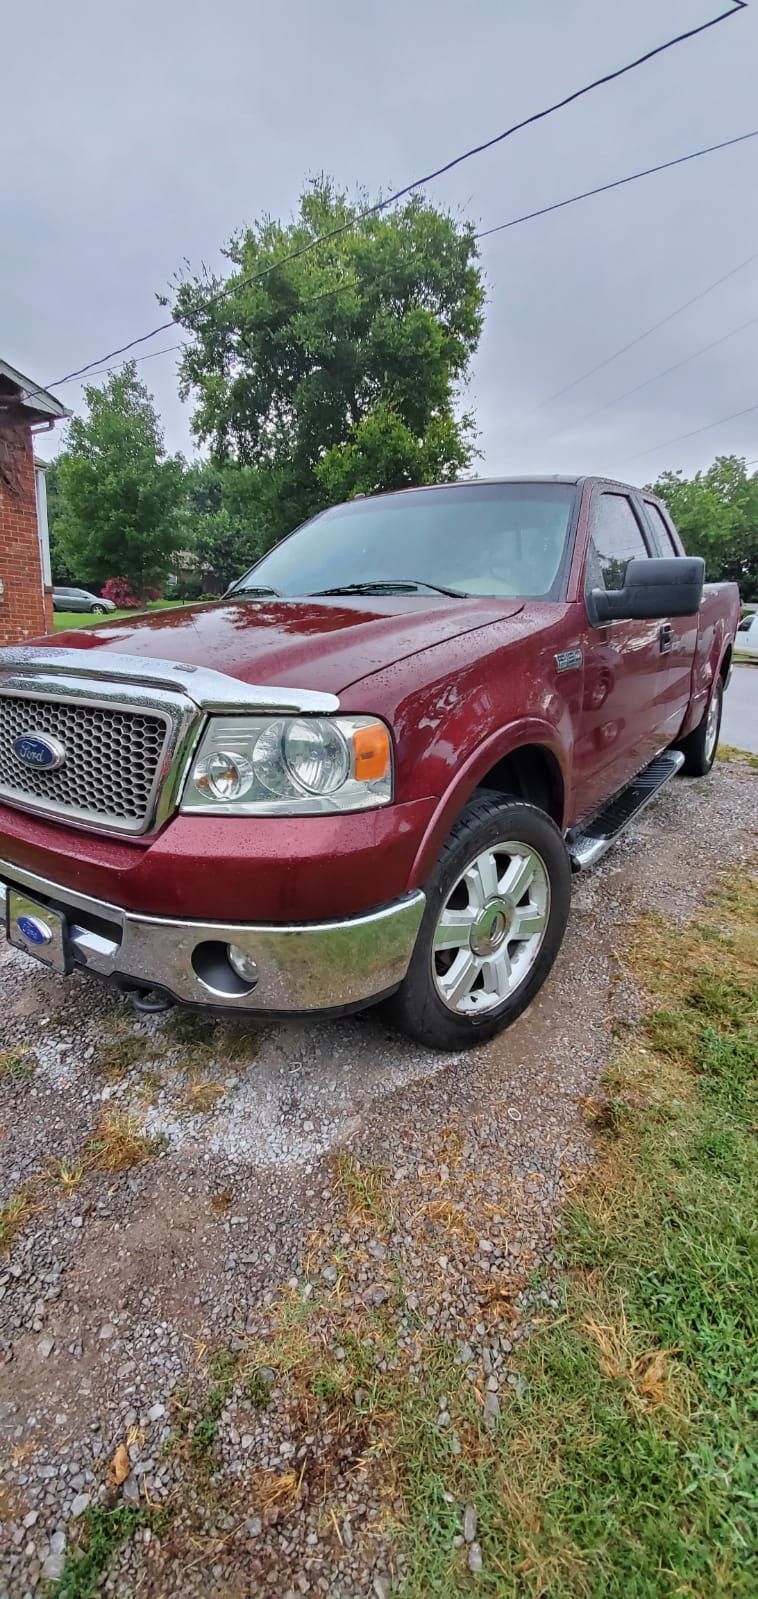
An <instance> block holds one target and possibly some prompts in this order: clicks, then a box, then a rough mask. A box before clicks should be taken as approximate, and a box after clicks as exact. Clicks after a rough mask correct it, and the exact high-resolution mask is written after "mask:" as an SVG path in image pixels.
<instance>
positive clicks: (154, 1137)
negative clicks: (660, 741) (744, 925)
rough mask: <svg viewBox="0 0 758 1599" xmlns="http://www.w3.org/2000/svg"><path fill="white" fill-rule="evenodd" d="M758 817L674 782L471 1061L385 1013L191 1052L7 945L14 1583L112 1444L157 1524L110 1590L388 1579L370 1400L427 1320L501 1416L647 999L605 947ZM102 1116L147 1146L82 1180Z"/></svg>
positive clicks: (2, 1400) (230, 1038)
mask: <svg viewBox="0 0 758 1599" xmlns="http://www.w3.org/2000/svg"><path fill="white" fill-rule="evenodd" d="M757 827H758V784H756V782H755V777H754V774H753V773H751V772H750V771H749V770H748V769H747V768H746V767H744V766H742V765H739V764H737V763H734V764H729V765H728V766H725V767H721V768H719V769H718V770H717V771H716V772H715V773H714V775H713V776H712V778H710V779H708V780H706V781H705V782H694V783H692V782H690V783H685V782H684V781H677V783H675V784H674V785H672V786H671V788H669V789H668V790H667V791H666V792H665V793H664V795H662V796H661V798H660V800H659V801H658V802H657V803H656V804H655V805H654V806H653V807H651V808H650V810H649V811H648V812H647V813H646V814H645V816H644V817H643V818H642V819H641V821H640V823H638V825H637V826H636V827H635V828H634V829H633V831H632V832H631V833H630V834H629V835H628V837H627V838H626V839H625V840H624V841H623V843H622V844H620V845H619V846H618V847H617V848H616V850H615V851H613V852H612V853H611V854H610V855H609V856H608V857H607V859H606V860H605V862H603V863H602V865H601V866H600V867H599V868H598V869H597V870H596V871H595V872H594V873H593V874H592V875H590V876H588V877H587V878H586V879H580V880H579V881H578V882H577V884H576V886H575V892H574V902H573V908H572V916H571V923H570V927H569V932H568V936H567V939H566V943H565V946H564V949H563V951H562V953H561V956H560V958H559V960H558V962H557V964H556V968H555V971H554V974H553V976H552V977H551V980H550V982H549V983H548V985H547V987H546V988H545V990H544V991H543V993H542V995H541V996H540V997H539V998H538V1000H537V1001H536V1002H535V1004H534V1005H533V1006H532V1007H531V1008H530V1010H529V1011H528V1012H527V1013H526V1014H525V1015H524V1016H523V1017H522V1018H521V1019H520V1020H519V1021H518V1022H517V1023H516V1024H515V1026H514V1027H513V1028H511V1029H510V1030H509V1032H508V1033H506V1034H505V1035H504V1036H503V1037H502V1038H501V1039H499V1040H496V1041H494V1042H492V1043H491V1044H489V1045H486V1046H484V1047H483V1048H482V1049H481V1050H479V1051H477V1052H476V1053H474V1054H466V1055H460V1056H454V1057H450V1056H436V1055H434V1054H431V1053H427V1052H424V1051H422V1050H420V1049H418V1048H417V1047H416V1046H413V1045H410V1044H409V1043H407V1042H406V1041H404V1040H402V1039H399V1038H398V1037H397V1036H396V1035H395V1034H393V1033H391V1032H390V1031H389V1029H388V1028H387V1027H386V1025H385V1024H384V1022H383V1019H382V1017H381V1014H376V1013H366V1014H364V1015H361V1016H359V1017H356V1018H352V1019H349V1020H346V1021H343V1022H336V1023H335V1022H330V1023H326V1022H322V1023H317V1024H315V1025H313V1024H311V1023H300V1022H291V1023H283V1024H277V1025H275V1026H273V1025H270V1024H265V1025H261V1024H252V1025H251V1027H250V1029H249V1031H248V1032H247V1033H246V1032H245V1030H240V1029H239V1027H232V1025H231V1024H229V1026H228V1027H227V1026H226V1025H224V1024H222V1025H221V1026H220V1027H219V1028H217V1029H213V1030H211V1032H210V1033H209V1034H207V1033H206V1034H201V1036H199V1037H193V1036H192V1031H191V1029H189V1030H187V1031H185V1032H184V1033H183V1032H182V1029H181V1028H180V1029H179V1030H178V1031H177V1028H176V1024H175V1021H174V1020H173V1019H172V1017H168V1018H150V1019H137V1018H136V1017H134V1016H133V1015H132V1014H131V1013H129V1012H125V1010H124V1008H123V1006H122V1005H121V1004H120V1002H119V1001H118V1000H117V999H116V998H114V997H113V996H112V995H111V994H110V993H109V992H108V991H107V990H104V989H102V988H100V987H98V986H96V985H95V984H93V983H92V982H87V981H86V980H84V979H81V978H78V979H75V980H72V981H71V982H69V983H64V982H62V981H59V980H58V979H56V978H54V977H51V976H50V975H48V974H46V973H44V972H41V971H40V970H39V969H38V968H36V967H35V966H33V965H32V963H31V962H29V961H28V960H27V959H26V958H25V957H23V956H20V955H17V954H16V953H15V952H13V951H10V950H9V949H8V948H7V947H6V946H5V945H0V983H1V984H2V993H3V1009H2V1019H1V1020H0V1051H2V1050H8V1051H10V1050H13V1051H18V1050H23V1051H28V1052H29V1058H30V1059H31V1061H32V1071H31V1074H30V1075H25V1074H20V1075H19V1076H17V1077H16V1078H14V1077H13V1076H11V1075H6V1076H3V1077H2V1079H0V1123H1V1124H2V1138H1V1139H0V1160H1V1161H2V1177H3V1190H2V1195H1V1196H0V1198H1V1199H2V1202H7V1201H8V1200H10V1199H11V1197H12V1196H14V1195H18V1194H20V1193H23V1194H28V1195H30V1196H31V1203H32V1208H31V1211H30V1214H29V1216H28V1219H27V1220H26V1221H25V1223H24V1225H23V1226H22V1227H21V1228H20V1229H19V1231H18V1232H17V1233H16V1236H15V1238H14V1240H13V1243H12V1247H11V1250H10V1254H9V1258H8V1259H7V1260H5V1261H1V1260H0V1338H2V1354H3V1356H4V1358H5V1364H4V1366H3V1368H2V1372H1V1373H0V1449H1V1450H2V1457H3V1462H4V1465H5V1467H6V1480H7V1483H8V1493H9V1499H8V1506H7V1508H8V1509H9V1514H8V1518H7V1519H6V1520H5V1522H4V1525H3V1528H2V1537H3V1539H4V1546H3V1552H2V1555H1V1556H0V1559H1V1560H2V1570H3V1585H4V1591H7V1592H8V1593H9V1594H22V1593H25V1592H27V1591H28V1590H32V1591H34V1590H35V1588H36V1587H38V1586H39V1584H40V1583H41V1582H42V1581H43V1580H44V1579H47V1578H48V1577H53V1576H55V1575H56V1573H60V1571H61V1570H62V1569H63V1562H64V1560H65V1549H66V1547H70V1546H71V1545H72V1544H75V1542H76V1539H77V1526H78V1524H79V1517H80V1515H82V1514H84V1513H85V1511H86V1510H87V1508H88V1506H89V1505H90V1504H92V1505H101V1506H104V1507H105V1508H106V1509H107V1507H108V1505H109V1504H110V1498H109V1495H110V1496H112V1493H113V1489H112V1488H109V1487H108V1485H107V1482H106V1468H107V1465H108V1462H109V1461H110V1460H111V1459H112V1457H113V1455H114V1452H115V1451H116V1449H117V1448H118V1447H119V1446H120V1445H121V1444H122V1443H124V1444H125V1446H126V1447H127V1449H128V1454H129V1465H130V1472H129V1476H128V1477H127V1478H126V1479H125V1480H124V1482H123V1485H119V1488H118V1494H119V1496H120V1498H121V1497H123V1496H126V1502H127V1503H131V1504H132V1505H134V1506H135V1507H137V1509H139V1508H140V1507H142V1509H144V1508H145V1507H146V1506H147V1505H148V1503H149V1504H150V1505H158V1506H164V1507H168V1510H169V1512H170V1517H171V1518H173V1519H171V1520H170V1522H169V1523H167V1524H166V1527H165V1528H163V1527H162V1528H161V1530H156V1528H154V1527H152V1526H151V1524H150V1521H149V1519H147V1520H145V1521H144V1524H143V1523H141V1522H138V1523H136V1524H135V1526H134V1527H133V1528H132V1529H131V1532H130V1535H129V1537H128V1539H126V1541H125V1542H124V1543H123V1546H122V1548H121V1552H120V1553H119V1552H114V1555H113V1561H114V1564H113V1573H114V1576H113V1581H114V1583H116V1585H117V1586H118V1587H119V1591H120V1592H121V1593H130V1592H135V1591H137V1588H139V1591H140V1592H141V1593H151V1592H155V1593H159V1592H160V1593H179V1592H181V1593H182V1594H183V1595H190V1596H191V1595H194V1594H198V1595H200V1594H203V1595H207V1594H210V1593H218V1594H224V1595H228V1594H233V1593H236V1592H240V1593H245V1594H250V1593H258V1592H260V1593H264V1592H281V1593H282V1594H283V1595H284V1594H286V1593H288V1592H289V1591H290V1590H291V1591H292V1592H293V1593H296V1594H297V1593H325V1592H328V1593H329V1594H330V1596H332V1599H348V1596H350V1599H353V1596H358V1595H363V1594H367V1595H376V1594H379V1595H382V1594H388V1593H389V1592H390V1591H392V1585H394V1584H395V1583H396V1582H398V1581H401V1580H402V1572H403V1568H402V1561H401V1560H400V1559H399V1557H398V1553H397V1542H396V1540H395V1538H394V1537H393V1529H394V1527H395V1526H396V1525H397V1524H398V1523H401V1522H402V1517H403V1505H402V1502H401V1499H400V1498H398V1495H397V1491H396V1488H397V1485H396V1484H395V1483H394V1482H393V1477H392V1470H391V1462H392V1440H391V1438H388V1444H387V1451H386V1458H384V1459H383V1460H382V1461H381V1463H380V1465H379V1466H378V1465H376V1462H375V1460H374V1458H373V1457H372V1459H371V1460H367V1458H366V1454H365V1451H366V1447H367V1438H368V1437H369V1433H370V1429H368V1428H367V1422H366V1416H367V1407H368V1409H370V1407H371V1405H372V1404H373V1400H370V1395H371V1394H375V1395H377V1396H380V1395H381V1392H382V1386H383V1384H385V1383H386V1382H387V1381H388V1380H389V1378H388V1374H389V1375H390V1376H391V1374H392V1372H393V1371H396V1370H400V1369H402V1370H403V1371H407V1369H408V1367H409V1365H410V1367H411V1368H412V1365H413V1359H412V1355H413V1337H414V1326H415V1325H416V1323H417V1319H418V1318H419V1317H420V1318H422V1319H423V1323H424V1325H425V1327H426V1328H431V1329H432V1330H433V1331H434V1332H435V1333H438V1335H439V1338H440V1340H441V1341H442V1340H444V1341H445V1342H446V1344H448V1345H449V1346H450V1347H452V1348H454V1349H458V1350H459V1351H461V1354H460V1358H461V1361H462V1362H463V1364H464V1366H465V1368H466V1370H469V1369H470V1372H471V1378H470V1380H471V1382H472V1384H473V1385H474V1387H475V1389H476V1391H477V1392H481V1405H482V1413H483V1414H484V1413H485V1407H486V1410H487V1413H488V1414H489V1415H490V1416H492V1417H495V1416H496V1413H497V1408H498V1407H499V1406H501V1405H502V1404H503V1403H505V1402H507V1395H508V1393H509V1391H510V1390H509V1375H510V1357H511V1355H512V1352H513V1350H514V1348H515V1347H516V1346H517V1344H518V1342H519V1340H520V1339H522V1338H523V1337H524V1336H525V1334H526V1332H528V1329H529V1327H530V1326H531V1325H532V1324H533V1322H534V1320H535V1318H538V1317H539V1306H540V1296H541V1295H545V1296H546V1297H547V1298H548V1300H549V1297H550V1293H551V1289H550V1282H549V1268H550V1263H551V1258H552V1254H551V1250H552V1238H553V1232H554V1226H555V1219H556V1214H557V1211H558V1209H559V1207H560V1206H561V1204H562V1203H563V1201H564V1199H565V1197H566V1194H567V1193H568V1192H569V1191H570V1189H571V1186H572V1184H573V1183H574V1182H575V1181H576V1177H577V1174H578V1173H579V1172H580V1171H581V1170H582V1169H583V1167H584V1165H585V1163H586V1162H587V1160H588V1159H589V1158H591V1151H592V1132H591V1127H590V1126H589V1125H588V1118H587V1115H586V1112H585V1110H584V1109H583V1103H584V1101H586V1099H587V1098H588V1097H591V1096H592V1093H593V1090H594V1088H595V1087H596V1084H597V1080H598V1077H599V1074H600V1071H601V1070H602V1068H603V1067H604V1066H605V1064H606V1063H607V1060H608V1057H609V1054H610V1053H611V1051H612V1048H613V1042H614V1039H615V1038H617V1037H618V1036H619V1034H620V1033H622V1032H623V1029H624V1027H625V1026H628V1024H629V1022H630V1021H631V1020H633V1019H634V1018H635V1017H636V1015H637V1014H638V1011H639V1003H640V1001H639V996H638V994H637V992H636V989H635V987H634V984H633V982H632V980H631V979H630V978H629V977H628V976H624V975H623V974H622V971H621V967H620V965H619V963H618V961H617V959H616V948H617V946H618V944H619V942H620V940H621V939H622V938H624V937H625V936H626V934H627V930H628V928H629V926H630V925H632V924H633V923H635V922H636V921H637V919H638V918H639V917H640V916H641V915H643V914H644V913H645V912H646V911H651V910H652V911H656V912H658V913H659V914H661V915H663V916H665V917H667V918H669V919H673V920H681V919H683V918H684V917H686V916H687V915H689V914H690V913H691V912H692V910H693V909H694V908H695V905H696V904H697V902H698V899H699V897H700V896H701V894H702V892H703V890H704V888H705V887H706V886H707V883H708V881H709V880H710V878H711V877H712V876H713V873H714V872H715V871H716V870H721V871H723V870H727V871H731V872H734V873H740V872H741V871H742V870H743V869H744V867H745V863H746V861H747V859H748V857H749V854H750V851H751V848H753V847H754V842H755V837H756V829H757ZM643 953H644V952H643ZM125 1039H126V1040H127V1041H129V1040H131V1041H134V1040H136V1041H137V1047H136V1048H133V1047H131V1046H130V1045H129V1044H128V1043H127V1045H126V1046H125V1044H124V1040H125ZM105 1114H108V1115H110V1114H115V1115H118V1116H121V1117H128V1118H130V1119H131V1120H132V1121H133V1123H134V1125H135V1126H136V1127H137V1128H138V1130H139V1132H140V1133H141V1135H142V1136H144V1138H146V1139H148V1140H149V1142H150V1158H146V1159H144V1160H140V1161H139V1163H135V1164H133V1165H130V1166H127V1168H126V1169H125V1170H121V1171H117V1172H115V1173H110V1172H107V1171H103V1170H102V1169H100V1168H99V1167H97V1166H96V1165H95V1164H93V1162H92V1159H91V1150H92V1144H93V1140H96V1138H97V1135H98V1129H99V1128H100V1127H101V1126H102V1121H103V1116H104V1115H105ZM62 1168H63V1176H62V1175H61V1171H62ZM545 1272H547V1276H546V1277H544V1278H543V1276H541V1274H544V1273H545ZM314 1310H315V1314H314ZM306 1326H307V1328H308V1335H307V1338H306V1336H305V1333H302V1336H301V1342H300V1344H298V1327H300V1328H301V1329H302V1328H304V1327H306ZM283 1329H284V1332H286V1335H287V1340H288V1342H286V1347H285V1345H283V1344H282V1337H283ZM293 1329H294V1330H293ZM319 1329H320V1331H319ZM338 1333H339V1336H342V1337H344V1338H345V1339H346V1340H347V1342H346V1343H344V1344H339V1343H338V1342H336V1338H337V1335H338ZM319 1337H320V1338H321V1340H322V1341H321V1345H320V1346H319V1347H320V1354H319V1358H318V1360H317V1361H316V1363H315V1368H314V1358H315V1357H314V1345H313V1339H314V1338H315V1339H316V1341H317V1342H318V1338H319ZM351 1340H354V1341H355V1342H354V1343H351ZM362 1347H367V1348H368V1350H369V1358H368V1359H366V1360H364V1361H363V1365H361V1356H360V1351H361V1348H362ZM283 1349H284V1353H283ZM340 1350H341V1351H342V1354H341V1356H340V1353H339V1351H340ZM219 1351H222V1352H226V1354H227V1356H228V1357H229V1359H230V1360H231V1365H230V1366H229V1367H228V1368H224V1371H225V1375H224V1374H223V1373H222V1376H221V1377H220V1378H219V1377H218V1376H217V1377H215V1378H214V1376H213V1372H212V1370H211V1366H210V1364H209V1363H211V1362H212V1361H213V1359H214V1357H215V1356H217V1355H218V1352H219ZM266 1351H268V1354H267V1353H266ZM287 1351H289V1353H287ZM285 1357H286V1358H285ZM287 1361H289V1362H290V1364H289V1366H288V1367H287V1369H284V1368H285V1366H286V1362H287ZM282 1362H284V1365H283V1364H282ZM261 1372H262V1373H263V1375H261ZM345 1373H347V1380H346V1377H345ZM314 1382H315V1387H314ZM348 1389H349V1390H350V1394H351V1396H352V1397H351V1406H352V1408H351V1409H350V1411H349V1419H347V1420H346V1415H347V1413H346V1412H345V1410H344V1407H343V1405H342V1400H343V1399H344V1397H345V1395H346V1394H347V1392H348ZM356 1391H357V1392H358V1394H359V1400H360V1402H358V1403H357V1404H356V1402H355V1392H356ZM364 1391H365V1392H366V1394H367V1395H369V1398H367V1399H366V1400H365V1401H364V1400H363V1399H362V1398H360V1396H361V1395H362V1394H363V1393H364ZM209 1392H211V1393H215V1395H216V1397H215V1399H213V1401H212V1403H211V1404H210V1410H209V1411H208V1412H207V1413H206V1410H205V1409H204V1408H203V1407H204V1406H207V1404H208V1399H207V1396H208V1393H209ZM340 1396H341V1397H340ZM488 1396H489V1397H488ZM443 1397H444V1396H443ZM376 1402H377V1403H378V1402H379V1399H378V1398H377V1401H376ZM371 1414H372V1415H373V1414H374V1411H371ZM445 1414H446V1413H445V1412H444V1411H442V1412H441V1415H442V1416H443V1418H444V1415H445ZM200 1423H202V1428H201V1431H200V1432H199V1433H198V1435H197V1438H198V1441H197V1444H196V1445H195V1443H193V1440H194V1438H195V1429H196V1428H197V1426H198V1425H199V1424H200ZM441 1425H443V1426H448V1425H449V1426H450V1429H451V1439H452V1438H453V1437H454V1435H455V1426H454V1418H452V1419H451V1418H450V1417H449V1416H448V1421H447V1422H445V1421H444V1419H443V1420H442V1422H441ZM371 1436H374V1434H373V1433H371ZM128 1440H131V1441H130V1442H127V1441H128ZM458 1442H459V1444H461V1440H460V1439H459V1440H458ZM463 1442H464V1443H465V1440H463ZM201 1444H203V1448H204V1451H205V1452H204V1453H203V1449H201ZM193 1451H194V1452H193ZM85 1501H86V1503H85ZM346 1526H347V1530H346Z"/></svg>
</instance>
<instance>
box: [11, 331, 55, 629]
mask: <svg viewBox="0 0 758 1599" xmlns="http://www.w3.org/2000/svg"><path fill="white" fill-rule="evenodd" d="M68 415H69V412H68V411H67V410H66V408H65V406H63V405H61V402H60V400H57V399H56V398H55V395H54V394H49V393H48V392H47V390H46V389H40V388H39V387H38V385H37V384H36V383H33V382H32V380H31V378H25V377H24V375H23V373H22V372H17V371H16V369H15V367H12V366H10V365H9V364H8V362H7V361H3V360H0V645H2V644H18V643H19V642H20V641H21V640H23V639H25V638H33V637H35V635H36V634H38V633H47V632H50V631H51V630H52V625H53V604H52V597H51V594H52V579H51V575H50V551H49V545H48V538H47V508H46V501H45V468H44V462H42V461H39V460H36V459H35V455H34V434H35V433H40V432H47V431H48V430H49V429H50V428H51V427H53V426H54V424H55V423H56V422H57V421H60V419H61V418H62V417H65V416H68Z"/></svg>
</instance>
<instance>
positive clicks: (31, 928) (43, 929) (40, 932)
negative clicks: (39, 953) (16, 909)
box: [16, 916, 53, 944]
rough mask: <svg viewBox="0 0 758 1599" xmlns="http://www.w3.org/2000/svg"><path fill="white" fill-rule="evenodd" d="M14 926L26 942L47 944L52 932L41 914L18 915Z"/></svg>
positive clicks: (49, 941)
mask: <svg viewBox="0 0 758 1599" xmlns="http://www.w3.org/2000/svg"><path fill="white" fill-rule="evenodd" d="M16 926H17V928H18V930H19V932H20V933H21V934H22V936H23V937H24V938H25V939H26V941H27V943H28V944H49V943H51V941H52V937H53V935H52V932H51V930H50V928H49V927H48V925H47V922H43V920H42V918H41V916H19V917H18V918H17V920H16Z"/></svg>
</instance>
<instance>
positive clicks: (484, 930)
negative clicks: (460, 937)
mask: <svg viewBox="0 0 758 1599" xmlns="http://www.w3.org/2000/svg"><path fill="white" fill-rule="evenodd" d="M510 926H511V912H510V908H509V906H508V905H507V904H506V902H505V900H503V899H491V900H490V901H489V903H488V904H487V905H485V906H484V909H483V910H481V911H480V912H479V915H478V916H477V918H476V921H475V922H474V925H473V927H472V929H471V933H470V936H469V943H470V945H471V949H472V952H473V954H474V955H492V954H494V952H495V950H496V949H499V948H500V945H501V944H502V943H503V942H504V940H505V939H506V938H507V936H508V932H509V930H510Z"/></svg>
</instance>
